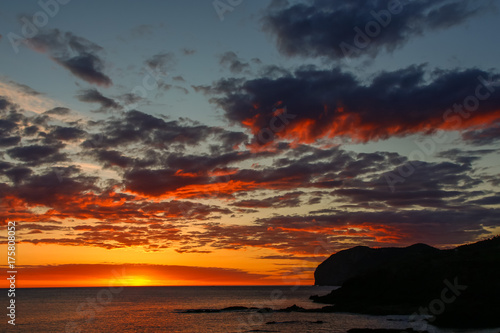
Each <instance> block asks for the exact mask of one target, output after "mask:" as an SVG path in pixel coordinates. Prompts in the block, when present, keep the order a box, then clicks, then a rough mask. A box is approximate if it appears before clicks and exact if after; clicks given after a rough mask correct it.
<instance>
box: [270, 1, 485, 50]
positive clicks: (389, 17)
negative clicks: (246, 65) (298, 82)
mask: <svg viewBox="0 0 500 333" xmlns="http://www.w3.org/2000/svg"><path fill="white" fill-rule="evenodd" d="M394 3H396V4H394ZM391 4H392V5H391ZM398 4H399V5H398ZM485 9H487V8H477V7H476V6H475V3H474V2H473V1H471V0H467V1H449V0H437V1H411V2H410V1H398V2H387V1H381V0H366V1H365V0H354V1H348V2H345V1H325V0H310V1H303V2H298V3H293V4H289V3H288V2H282V3H281V5H280V4H276V3H273V6H270V8H269V9H268V11H267V13H266V14H265V15H264V16H263V18H262V21H263V26H264V29H265V30H266V31H268V32H269V33H270V34H271V35H273V36H274V37H275V38H276V43H277V46H278V50H279V51H280V52H281V53H282V54H285V55H287V56H302V57H327V58H330V59H333V60H338V59H342V58H345V57H349V58H357V57H362V56H370V57H374V56H376V55H377V54H379V53H381V52H382V51H383V50H385V51H387V52H392V51H394V50H396V49H398V48H400V47H402V46H403V45H405V44H407V43H408V41H409V40H411V39H412V38H415V37H418V36H420V35H423V34H424V33H435V32H436V31H438V30H441V29H448V28H450V27H453V26H456V25H459V24H462V23H463V22H465V21H467V20H468V19H469V18H471V17H473V16H475V15H478V14H479V13H481V12H485V11H486V10H485ZM358 36H362V37H358Z"/></svg>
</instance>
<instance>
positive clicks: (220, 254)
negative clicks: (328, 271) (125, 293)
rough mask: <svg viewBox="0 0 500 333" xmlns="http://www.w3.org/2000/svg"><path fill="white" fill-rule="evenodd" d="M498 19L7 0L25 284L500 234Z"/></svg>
mask: <svg viewBox="0 0 500 333" xmlns="http://www.w3.org/2000/svg"><path fill="white" fill-rule="evenodd" d="M498 31H500V19H499V7H498V4H497V3H496V2H495V1H489V0H460V1H458V0H432V1H431V0H413V1H412V0H405V1H398V0H391V1H379V0H365V1H363V0H351V1H334V0H290V1H286V0H274V1H271V0H268V1H259V0H257V1H248V0H216V1H211V0H210V1H195V0H182V1H181V0H170V1H159V0H158V1H154V0H151V1H144V2H138V1H130V0H129V1H127V0H125V1H95V0H88V1H87V0H86V1H83V0H41V1H22V2H21V1H9V2H3V3H2V4H1V5H0V210H1V212H2V214H1V217H0V223H1V224H2V230H1V233H0V237H1V239H2V243H4V242H5V243H7V223H8V222H9V221H15V222H16V241H17V248H16V267H17V268H18V270H19V272H21V273H20V274H19V275H18V281H17V286H18V287H71V286H106V285H112V284H114V285H280V284H281V285H297V284H301V285H311V284H313V283H314V279H313V272H314V269H315V267H316V266H317V265H318V264H319V263H320V262H321V261H322V260H324V259H326V258H327V257H328V256H329V255H331V254H333V253H335V252H337V251H340V250H343V249H347V248H351V247H354V246H358V245H363V246H370V247H399V246H408V245H411V244H415V243H426V244H429V245H432V246H435V247H438V248H450V247H454V246H457V245H460V244H464V243H469V242H474V241H477V240H480V239H484V238H488V237H491V236H494V235H498V234H499V232H500V220H499V216H500V210H499V208H500V189H499V186H500V178H499V175H500V156H499V152H498V149H497V148H498V144H499V143H500V71H499V68H498V59H500V43H499V37H498V34H497V32H498ZM0 260H1V262H0V265H1V266H2V268H6V267H7V266H6V265H7V249H6V246H5V247H4V248H3V250H2V251H1V253H0ZM3 283H4V284H5V286H6V282H5V281H4V282H3Z"/></svg>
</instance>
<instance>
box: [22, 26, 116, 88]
mask: <svg viewBox="0 0 500 333" xmlns="http://www.w3.org/2000/svg"><path fill="white" fill-rule="evenodd" d="M26 45H28V47H30V48H32V49H34V50H36V51H38V52H42V53H47V54H48V55H49V57H50V58H51V59H52V60H54V61H55V62H56V63H57V64H59V65H61V66H62V67H64V68H65V69H67V70H68V71H70V72H71V73H72V74H73V75H75V76H76V77H78V78H80V79H81V80H84V81H86V82H88V83H91V84H95V85H98V86H102V87H109V86H111V85H112V84H113V82H112V81H111V79H110V78H109V77H108V76H107V75H106V74H104V72H103V69H104V62H103V60H102V59H101V58H100V57H99V55H98V53H99V52H101V51H102V47H100V46H99V45H97V44H95V43H93V42H91V41H89V40H87V39H85V38H83V37H79V36H76V35H74V34H73V33H71V32H62V31H60V30H59V29H53V30H50V31H47V32H45V33H39V34H37V35H36V36H35V37H33V38H30V39H28V40H27V43H26Z"/></svg>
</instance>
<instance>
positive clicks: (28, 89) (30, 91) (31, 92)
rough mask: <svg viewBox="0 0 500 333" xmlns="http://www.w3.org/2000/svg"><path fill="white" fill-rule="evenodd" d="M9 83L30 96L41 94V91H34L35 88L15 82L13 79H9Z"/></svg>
mask: <svg viewBox="0 0 500 333" xmlns="http://www.w3.org/2000/svg"><path fill="white" fill-rule="evenodd" d="M9 83H10V84H11V85H13V86H14V87H16V88H18V89H19V90H20V91H21V92H23V93H24V94H26V95H30V96H39V95H43V94H42V93H41V92H39V91H36V90H35V89H33V88H31V87H30V86H28V85H25V84H21V83H17V82H14V81H9Z"/></svg>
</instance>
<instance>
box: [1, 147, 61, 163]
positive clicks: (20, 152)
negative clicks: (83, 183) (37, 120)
mask: <svg viewBox="0 0 500 333" xmlns="http://www.w3.org/2000/svg"><path fill="white" fill-rule="evenodd" d="M59 149H60V146H57V145H30V146H23V147H15V148H11V149H9V150H7V154H8V155H9V156H10V157H12V158H15V159H18V160H20V161H23V162H26V163H27V164H28V165H41V164H46V163H56V162H61V161H65V160H66V155H64V154H63V153H59Z"/></svg>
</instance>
